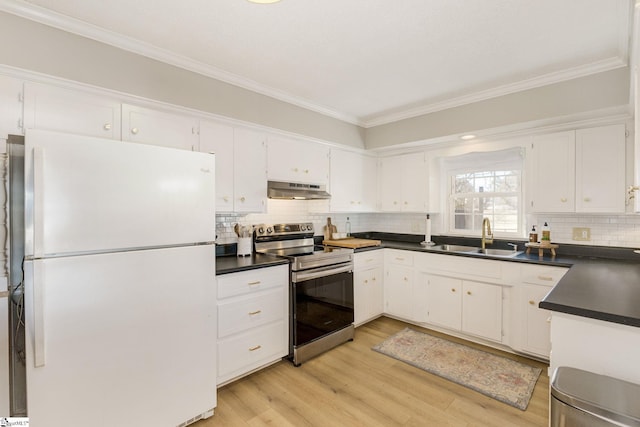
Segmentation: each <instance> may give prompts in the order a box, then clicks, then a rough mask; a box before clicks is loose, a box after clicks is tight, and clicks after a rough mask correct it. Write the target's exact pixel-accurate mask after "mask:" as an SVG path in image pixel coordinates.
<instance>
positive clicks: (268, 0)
mask: <svg viewBox="0 0 640 427" xmlns="http://www.w3.org/2000/svg"><path fill="white" fill-rule="evenodd" d="M249 1H250V2H251V3H259V4H269V3H278V2H279V1H280V0H249Z"/></svg>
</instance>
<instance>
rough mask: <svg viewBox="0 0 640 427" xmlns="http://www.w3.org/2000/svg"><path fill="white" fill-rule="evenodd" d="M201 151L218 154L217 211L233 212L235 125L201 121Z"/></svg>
mask: <svg viewBox="0 0 640 427" xmlns="http://www.w3.org/2000/svg"><path fill="white" fill-rule="evenodd" d="M200 151H202V152H204V153H215V155H216V212H233V197H234V196H233V184H234V181H233V151H234V145H233V127H232V126H228V125H224V124H220V123H215V122H207V121H202V122H200Z"/></svg>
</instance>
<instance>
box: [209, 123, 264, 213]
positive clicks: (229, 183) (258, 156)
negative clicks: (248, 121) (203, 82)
mask: <svg viewBox="0 0 640 427" xmlns="http://www.w3.org/2000/svg"><path fill="white" fill-rule="evenodd" d="M265 139H266V137H265V135H264V134H263V133H261V132H257V131H253V130H249V129H244V128H235V129H234V128H233V127H231V126H228V125H225V124H221V123H215V122H205V121H203V122H201V123H200V151H204V152H214V153H216V211H218V212H264V211H265V208H266V198H267V150H266V141H265Z"/></svg>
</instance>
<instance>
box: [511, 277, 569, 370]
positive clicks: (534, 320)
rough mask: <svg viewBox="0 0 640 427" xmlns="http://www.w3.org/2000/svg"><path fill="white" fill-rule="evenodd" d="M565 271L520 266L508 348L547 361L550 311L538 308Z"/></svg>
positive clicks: (549, 347)
mask: <svg viewBox="0 0 640 427" xmlns="http://www.w3.org/2000/svg"><path fill="white" fill-rule="evenodd" d="M566 272H567V269H566V268H563V267H552V266H545V265H522V267H521V273H520V283H518V286H517V295H518V296H517V297H516V298H515V299H514V303H515V304H516V306H515V307H514V310H513V312H514V313H515V320H516V322H517V325H516V328H515V333H514V340H513V344H512V346H513V347H514V348H515V349H516V350H518V351H521V352H523V353H528V354H531V355H534V356H538V357H542V358H544V359H548V358H549V355H550V352H551V338H550V333H551V332H550V328H551V326H550V318H551V312H550V311H548V310H544V309H542V308H540V307H538V305H539V304H540V301H541V300H542V299H543V298H544V297H545V296H546V295H547V294H548V293H549V292H550V291H551V289H553V287H554V286H555V285H556V284H557V283H558V282H559V281H560V279H561V278H562V276H564V275H565V273H566Z"/></svg>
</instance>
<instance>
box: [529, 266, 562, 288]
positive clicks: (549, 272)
mask: <svg viewBox="0 0 640 427" xmlns="http://www.w3.org/2000/svg"><path fill="white" fill-rule="evenodd" d="M566 272H567V269H566V268H562V267H549V266H542V265H540V266H538V265H523V266H522V281H523V282H524V283H533V284H534V285H544V286H555V285H556V284H557V283H558V282H559V281H560V279H562V276H564V275H565V273H566Z"/></svg>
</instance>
